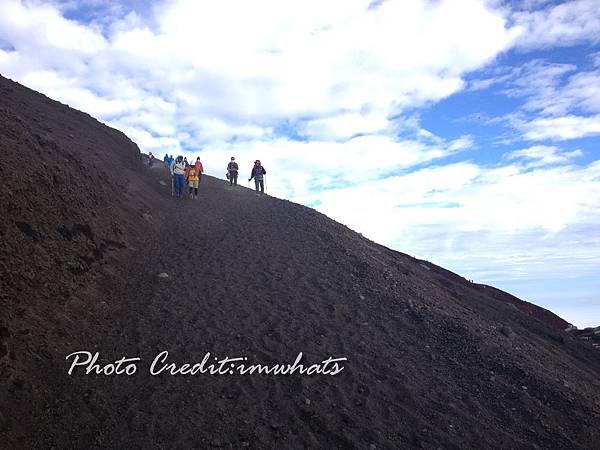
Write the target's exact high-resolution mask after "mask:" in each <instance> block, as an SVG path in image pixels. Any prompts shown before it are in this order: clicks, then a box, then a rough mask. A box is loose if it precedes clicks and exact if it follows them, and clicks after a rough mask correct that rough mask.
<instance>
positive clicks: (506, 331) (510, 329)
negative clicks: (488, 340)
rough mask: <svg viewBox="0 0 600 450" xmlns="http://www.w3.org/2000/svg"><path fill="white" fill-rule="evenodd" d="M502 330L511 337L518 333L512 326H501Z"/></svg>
mask: <svg viewBox="0 0 600 450" xmlns="http://www.w3.org/2000/svg"><path fill="white" fill-rule="evenodd" d="M500 332H501V333H502V334H503V335H504V336H506V337H507V338H509V339H512V338H514V337H515V336H516V335H517V334H516V333H515V332H514V331H513V330H512V328H511V327H508V326H506V325H505V326H503V327H502V328H500Z"/></svg>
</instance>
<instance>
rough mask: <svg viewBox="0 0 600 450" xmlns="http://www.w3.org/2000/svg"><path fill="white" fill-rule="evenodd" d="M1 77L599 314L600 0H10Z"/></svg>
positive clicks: (161, 145) (481, 272)
mask: <svg viewBox="0 0 600 450" xmlns="http://www.w3.org/2000/svg"><path fill="white" fill-rule="evenodd" d="M0 11H1V14H0V73H1V74H2V75H4V76H6V77H9V78H12V79H14V80H16V81H19V82H20V83H22V84H24V85H26V86H28V87H30V88H33V89H35V90H38V91H41V92H43V93H45V94H46V95H48V96H50V97H52V98H55V99H57V100H60V101H61V102H63V103H67V104H69V105H70V106H72V107H74V108H77V109H81V110H83V111H86V112H88V113H90V114H91V115H93V116H95V117H97V118H99V119H100V120H102V121H103V122H105V123H107V124H108V125H110V126H113V127H115V128H118V129H120V130H122V131H124V132H125V133H126V134H127V135H128V136H129V137H131V138H132V139H133V140H134V141H135V142H137V143H138V145H139V146H140V148H141V149H142V150H143V151H145V152H148V151H152V152H154V153H155V154H157V155H159V157H161V158H162V156H163V155H164V153H165V152H166V151H168V152H169V153H170V154H174V155H177V154H185V155H187V156H189V157H194V158H195V156H197V155H200V156H201V158H202V160H203V162H204V164H205V167H206V168H207V171H208V173H209V174H211V175H215V176H218V177H221V178H224V174H225V166H226V164H227V162H228V160H229V157H230V156H231V155H235V156H236V157H237V159H238V160H239V161H240V163H241V166H242V179H243V177H244V176H246V172H249V171H250V166H251V162H252V161H253V160H254V159H256V158H260V159H261V160H262V161H263V162H264V165H265V167H266V169H267V171H268V179H267V188H268V191H269V193H270V194H272V195H276V196H278V197H282V198H288V199H290V200H293V201H296V202H299V203H302V204H305V205H308V206H312V207H314V208H316V209H318V210H319V211H322V212H324V213H325V214H327V215H329V216H330V217H332V218H334V219H336V220H338V221H339V222H342V223H344V224H346V225H348V226H350V227H351V228H353V229H355V230H356V231H359V232H361V233H363V234H364V235H366V236H368V237H370V238H372V239H374V240H375V241H378V242H380V243H383V244H385V245H387V246H389V247H391V248H394V249H396V250H399V251H402V252H405V253H408V254H410V255H413V256H416V257H419V258H423V259H427V260H429V261H432V262H434V263H436V264H439V265H442V266H444V267H446V268H448V269H450V270H453V271H455V272H457V273H459V274H461V275H463V276H464V277H466V278H469V279H473V280H474V281H476V282H482V283H487V284H492V285H495V286H497V287H499V288H502V289H504V290H507V291H509V292H511V293H513V294H515V295H517V296H519V297H521V298H523V299H526V300H529V301H532V302H534V303H537V304H539V305H542V306H544V307H546V308H549V309H551V310H552V311H554V312H556V313H558V314H559V315H561V316H562V317H564V318H565V319H567V320H568V321H570V322H572V323H575V324H576V325H578V326H580V327H581V326H591V325H595V326H597V325H600V145H599V144H600V0H573V1H568V2H556V1H549V0H523V1H502V0H488V1H485V0H428V1H426V0H374V1H370V0H367V1H361V0H356V1H355V0H327V1H322V0H320V1H316V0H303V1H283V0H254V1H251V2H250V1H242V0H240V1H231V0H219V1H217V0H213V1H201V0H173V1H155V2H150V1H122V2H118V1H105V0H83V1H70V0H62V1H58V0H57V1H21V0H0Z"/></svg>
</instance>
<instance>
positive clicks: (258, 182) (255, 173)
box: [248, 159, 267, 194]
mask: <svg viewBox="0 0 600 450" xmlns="http://www.w3.org/2000/svg"><path fill="white" fill-rule="evenodd" d="M266 174H267V171H266V170H265V168H264V167H263V166H262V164H261V163H260V160H258V159H257V160H256V161H254V167H253V168H252V173H251V174H250V178H248V181H250V180H252V178H254V186H255V189H256V192H257V193H258V189H259V188H260V193H261V194H264V193H265V182H264V176H265V175H266Z"/></svg>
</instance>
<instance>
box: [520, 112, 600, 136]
mask: <svg viewBox="0 0 600 450" xmlns="http://www.w3.org/2000/svg"><path fill="white" fill-rule="evenodd" d="M518 126H519V128H520V129H521V130H522V131H523V137H524V138H525V139H527V140H530V141H540V140H544V139H550V140H555V141H564V140H568V139H576V138H582V137H587V136H596V135H598V134H600V114H596V115H593V116H575V115H568V116H561V117H548V118H545V117H540V118H537V119H533V120H530V121H525V122H523V123H520V124H519V125H518Z"/></svg>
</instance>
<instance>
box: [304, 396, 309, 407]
mask: <svg viewBox="0 0 600 450" xmlns="http://www.w3.org/2000/svg"><path fill="white" fill-rule="evenodd" d="M304 404H305V405H306V406H310V399H309V398H306V399H304Z"/></svg>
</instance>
